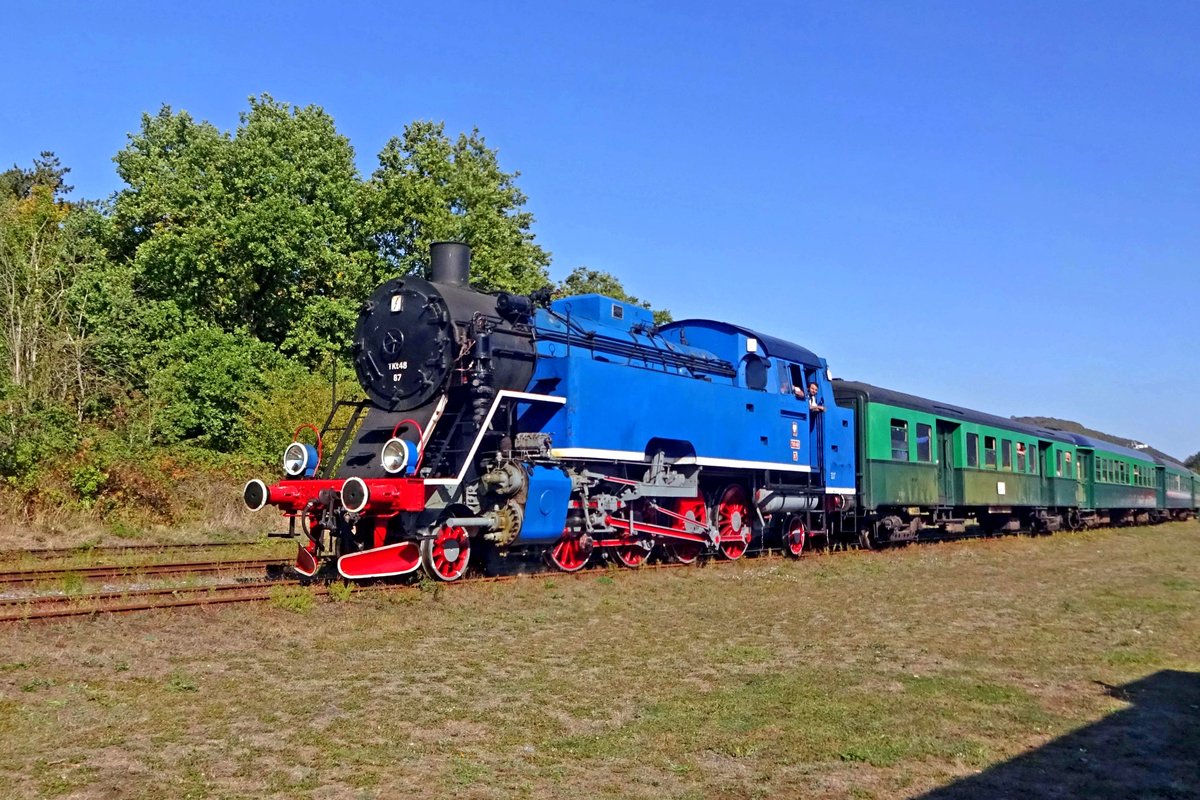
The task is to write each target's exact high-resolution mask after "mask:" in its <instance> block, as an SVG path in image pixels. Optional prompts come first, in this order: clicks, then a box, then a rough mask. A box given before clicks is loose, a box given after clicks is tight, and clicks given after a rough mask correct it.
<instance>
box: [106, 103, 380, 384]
mask: <svg viewBox="0 0 1200 800" xmlns="http://www.w3.org/2000/svg"><path fill="white" fill-rule="evenodd" d="M115 161H116V163H117V171H118V173H119V174H120V176H121V178H122V179H123V180H124V181H125V183H126V184H127V187H126V188H125V189H123V190H122V191H120V192H119V193H118V194H117V196H116V199H115V203H114V221H115V223H116V225H117V228H118V229H119V231H120V235H119V236H118V237H116V240H115V241H116V249H117V252H118V253H119V254H120V255H122V256H125V257H127V258H129V259H130V260H131V262H132V263H133V265H134V269H135V273H136V289H137V291H138V292H139V293H140V294H141V295H143V296H144V297H146V298H147V299H151V300H160V301H171V302H173V303H174V304H175V305H176V306H177V307H178V309H179V310H180V312H181V313H183V314H184V315H185V316H186V317H189V318H193V319H195V320H196V321H197V322H199V323H204V324H213V325H216V326H218V327H219V328H221V329H223V330H226V331H233V330H236V329H244V330H245V331H246V332H248V333H249V334H250V335H251V336H253V337H255V338H257V339H260V340H262V341H264V342H269V343H271V344H274V345H278V346H280V347H282V348H283V350H284V352H286V353H288V354H289V355H293V356H296V357H299V358H301V359H304V360H307V361H309V362H312V363H317V362H321V361H324V360H325V359H326V354H327V353H328V352H329V351H334V350H344V349H345V348H346V346H347V344H348V339H349V332H348V330H347V328H346V326H345V325H344V323H345V320H346V319H347V318H353V312H354V308H355V307H356V304H357V302H358V301H359V299H360V298H361V297H362V296H363V295H364V294H365V293H366V291H367V290H368V289H369V288H370V287H371V286H372V285H373V283H374V281H375V278H376V277H377V275H378V271H379V265H380V262H379V260H378V258H377V256H376V255H375V254H374V252H373V248H372V242H371V239H370V237H369V236H368V235H367V233H366V230H365V228H364V227H363V215H362V201H363V184H362V181H361V180H360V177H359V175H358V172H357V168H356V167H355V165H354V151H353V149H352V148H351V146H350V143H349V141H348V140H347V139H346V138H345V137H344V136H342V135H340V134H339V133H338V132H337V130H336V128H335V126H334V122H333V119H332V118H331V117H330V116H329V115H328V114H326V113H325V112H324V111H323V110H321V109H320V108H318V107H315V106H308V107H305V108H297V107H293V106H290V105H288V104H286V103H280V102H277V101H275V100H274V99H272V98H271V97H270V96H268V95H262V96H261V97H258V98H252V99H251V100H250V109H249V110H248V111H246V112H243V113H242V115H241V121H240V124H239V126H238V128H237V130H236V131H234V132H233V133H222V132H221V131H219V130H217V129H216V128H215V127H214V126H213V125H211V124H209V123H207V122H197V121H195V120H194V119H193V118H192V117H191V116H190V115H189V114H188V113H187V112H185V111H181V112H173V111H172V110H171V108H170V107H169V106H164V107H163V108H162V109H161V110H160V111H159V113H158V114H157V115H154V116H150V115H144V116H143V117H142V126H141V130H140V131H139V132H138V133H136V134H133V135H131V136H130V139H129V143H128V144H127V146H126V147H125V149H123V150H122V151H121V152H120V153H118V154H117V156H116V158H115ZM314 308H315V309H316V312H314V310H313V309H314ZM325 314H328V315H331V318H332V320H333V322H332V323H331V324H323V322H322V319H320V318H319V317H320V316H321V315H325ZM315 317H318V318H315ZM314 331H315V332H316V333H314Z"/></svg>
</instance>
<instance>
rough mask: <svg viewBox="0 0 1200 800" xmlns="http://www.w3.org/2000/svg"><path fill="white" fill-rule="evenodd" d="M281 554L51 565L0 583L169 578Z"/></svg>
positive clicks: (277, 562) (267, 562)
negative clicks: (64, 565) (202, 559)
mask: <svg viewBox="0 0 1200 800" xmlns="http://www.w3.org/2000/svg"><path fill="white" fill-rule="evenodd" d="M288 563H289V561H288V560H287V559H283V558H251V559H230V560H224V561H184V562H175V563H169V564H119V565H118V564H106V565H102V566H87V567H54V568H46V569H23V570H4V571H0V586H27V585H30V584H37V583H48V582H53V581H61V580H83V581H98V580H106V579H112V578H120V579H129V578H147V579H154V578H170V577H179V576H189V575H219V574H230V573H236V572H250V571H256V570H266V569H269V568H272V567H283V566H284V565H286V564H288Z"/></svg>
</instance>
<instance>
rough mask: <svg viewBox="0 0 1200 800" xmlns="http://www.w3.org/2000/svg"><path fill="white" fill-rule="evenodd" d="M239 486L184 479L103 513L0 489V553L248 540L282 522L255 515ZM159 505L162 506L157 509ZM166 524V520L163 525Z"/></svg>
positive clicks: (270, 514)
mask: <svg viewBox="0 0 1200 800" xmlns="http://www.w3.org/2000/svg"><path fill="white" fill-rule="evenodd" d="M242 485H243V484H242V483H238V482H237V481H235V480H233V479H232V478H227V477H223V476H219V475H200V476H195V475H183V476H181V477H179V478H178V479H177V480H174V481H173V482H172V484H171V491H170V492H169V493H166V497H165V499H163V500H161V501H156V502H157V505H154V504H151V505H143V506H141V507H140V510H135V509H129V508H127V509H123V510H122V511H121V512H120V513H113V514H104V513H100V512H98V511H87V510H84V509H82V508H80V507H78V506H77V505H72V504H71V503H66V502H58V503H49V504H48V503H38V502H33V501H32V500H30V499H29V498H27V497H25V496H24V495H22V494H20V493H18V492H15V491H12V490H0V520H2V521H0V551H3V550H19V549H25V548H32V547H93V546H97V545H129V544H163V543H171V542H211V541H244V540H249V541H253V540H256V539H259V538H261V537H262V536H263V535H264V534H266V533H267V532H268V531H273V530H283V529H285V528H286V526H287V523H286V521H283V520H282V519H281V517H280V515H279V513H278V512H277V511H276V510H275V509H268V510H265V511H263V512H262V513H254V512H252V511H249V510H247V509H246V507H245V505H244V504H243V503H242ZM158 506H161V507H158ZM163 520H168V521H169V522H164V521H163Z"/></svg>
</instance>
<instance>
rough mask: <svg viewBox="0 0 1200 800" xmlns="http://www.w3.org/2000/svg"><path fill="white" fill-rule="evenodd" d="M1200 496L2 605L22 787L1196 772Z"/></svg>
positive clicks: (365, 793)
mask: <svg viewBox="0 0 1200 800" xmlns="http://www.w3.org/2000/svg"><path fill="white" fill-rule="evenodd" d="M1198 552H1200V524H1197V523H1180V524H1172V525H1165V526H1161V527H1157V528H1145V529H1128V530H1112V531H1097V532H1092V533H1086V534H1058V535H1055V536H1053V537H1046V538H1037V539H1032V538H1010V539H1004V540H998V541H993V542H975V543H956V544H944V545H929V546H915V547H909V548H905V549H902V550H898V551H894V552H889V553H886V554H882V555H871V554H857V555H851V556H845V557H841V556H838V557H828V556H826V557H822V556H814V557H811V558H809V557H806V558H805V559H804V560H803V561H801V562H799V563H795V562H790V561H783V560H774V559H773V560H757V561H748V562H746V563H741V564H734V565H728V566H723V567H721V568H716V569H714V568H694V569H687V570H673V571H660V572H645V573H633V572H628V571H624V572H615V571H604V570H601V571H594V572H591V573H588V574H587V575H585V576H582V577H559V576H554V577H545V578H543V577H539V578H531V579H527V580H522V581H518V582H515V583H499V584H475V585H469V586H461V587H450V588H439V589H434V588H433V587H430V586H425V587H423V588H422V589H417V590H413V591H412V592H409V593H402V594H395V595H390V596H388V597H386V598H380V597H376V598H367V597H362V596H356V595H351V596H350V598H349V599H347V600H343V601H342V602H327V601H325V600H321V601H318V602H311V598H306V597H304V596H303V595H297V594H294V593H293V594H291V595H288V596H282V595H281V596H280V597H277V598H276V600H275V602H273V603H272V604H271V605H269V606H263V607H258V608H251V607H238V608H226V609H220V610H207V611H200V612H186V613H158V612H154V613H150V614H145V615H140V616H132V617H119V618H108V619H98V620H94V621H83V622H74V623H68V624H59V625H34V626H29V627H8V628H4V629H0V643H2V645H3V646H2V649H0V779H2V783H0V785H3V787H4V789H3V796H5V797H79V798H112V797H121V798H209V797H211V798H227V797H253V798H291V797H297V798H299V797H317V798H392V797H446V796H455V797H458V798H493V797H533V798H549V797H572V798H590V797H641V798H661V797H671V798H674V797H680V798H683V797H697V798H698V797H717V798H743V797H744V798H754V797H855V798H868V797H878V798H884V797H910V796H921V795H923V794H926V793H930V792H932V794H931V795H930V796H931V797H937V798H950V797H979V798H983V797H988V798H992V797H1009V796H1011V797H1021V798H1026V797H1047V798H1048V797H1074V796H1081V795H1082V796H1087V797H1088V800H1105V799H1106V798H1125V797H1150V798H1184V797H1200V788H1198V787H1197V783H1198V782H1200V766H1197V764H1198V763H1200V761H1198V759H1200V683H1198V680H1200V675H1198V674H1197V673H1200V562H1198V560H1197V554H1198Z"/></svg>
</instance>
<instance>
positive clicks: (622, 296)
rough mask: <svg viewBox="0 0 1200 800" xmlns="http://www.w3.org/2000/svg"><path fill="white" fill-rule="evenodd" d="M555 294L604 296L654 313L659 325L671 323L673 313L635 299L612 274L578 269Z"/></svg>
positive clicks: (556, 289) (564, 281)
mask: <svg viewBox="0 0 1200 800" xmlns="http://www.w3.org/2000/svg"><path fill="white" fill-rule="evenodd" d="M554 293H555V294H556V295H560V296H563V297H569V296H571V295H577V294H602V295H604V296H605V297H611V298H613V299H614V300H623V301H625V302H626V303H632V304H634V305H635V306H641V307H642V308H645V309H649V310H652V311H654V322H655V323H656V324H658V325H663V324H666V323H668V322H670V321H671V312H670V311H669V310H668V309H665V308H659V309H654V308H653V307H652V306H651V305H650V303H648V302H647V301H645V300H641V299H639V298H637V297H634V296H633V295H631V294H630V293H629V292H627V291H625V286H624V285H623V284H622V283H621V281H620V279H619V278H617V276H615V275H613V274H612V273H611V272H604V271H602V270H596V269H588V268H587V267H576V268H575V269H573V270H571V274H570V275H568V276H567V277H566V278H565V279H564V280H563V281H562V282H561V283H559V284H558V286H557V287H555V290H554Z"/></svg>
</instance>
